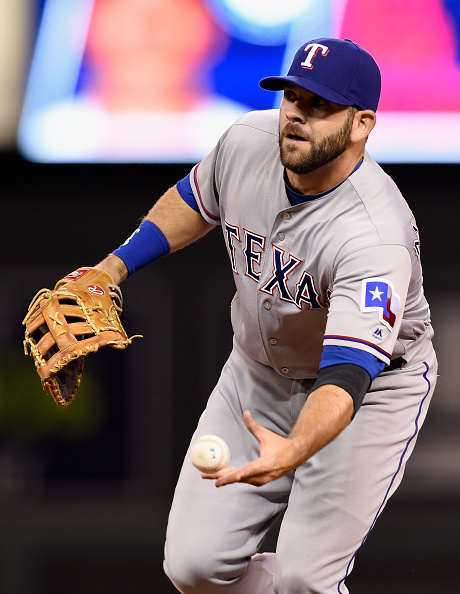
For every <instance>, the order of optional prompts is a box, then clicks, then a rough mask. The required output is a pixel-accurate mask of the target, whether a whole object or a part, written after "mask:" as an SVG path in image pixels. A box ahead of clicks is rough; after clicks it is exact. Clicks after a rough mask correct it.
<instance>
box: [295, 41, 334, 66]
mask: <svg viewBox="0 0 460 594" xmlns="http://www.w3.org/2000/svg"><path fill="white" fill-rule="evenodd" d="M320 50H321V55H323V56H327V54H328V53H329V48H328V47H327V46H326V45H322V44H321V43H309V44H308V45H307V46H306V48H305V49H304V51H305V52H308V54H307V57H306V58H305V60H304V61H303V62H302V63H301V64H300V65H301V66H302V68H308V69H309V70H311V69H312V68H313V60H314V59H315V58H316V56H317V55H318V52H319V51H320Z"/></svg>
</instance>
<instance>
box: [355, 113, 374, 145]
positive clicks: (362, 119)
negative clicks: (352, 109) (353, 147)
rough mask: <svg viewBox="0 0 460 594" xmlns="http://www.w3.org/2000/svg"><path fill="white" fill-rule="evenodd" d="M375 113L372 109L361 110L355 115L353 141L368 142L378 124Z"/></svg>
mask: <svg viewBox="0 0 460 594" xmlns="http://www.w3.org/2000/svg"><path fill="white" fill-rule="evenodd" d="M376 119H377V117H376V115H375V111H372V110H371V109H360V110H358V111H357V112H356V113H355V117H354V122H353V131H352V140H354V141H355V142H359V141H360V140H363V139H364V140H366V139H367V137H368V136H369V134H370V133H371V132H372V129H373V128H374V126H375V122H376Z"/></svg>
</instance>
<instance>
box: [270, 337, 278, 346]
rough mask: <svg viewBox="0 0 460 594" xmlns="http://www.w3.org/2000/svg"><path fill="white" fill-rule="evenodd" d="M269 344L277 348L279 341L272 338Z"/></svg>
mask: <svg viewBox="0 0 460 594" xmlns="http://www.w3.org/2000/svg"><path fill="white" fill-rule="evenodd" d="M268 342H269V343H270V344H272V345H273V346H275V344H278V341H277V340H276V338H270V340H269V341H268Z"/></svg>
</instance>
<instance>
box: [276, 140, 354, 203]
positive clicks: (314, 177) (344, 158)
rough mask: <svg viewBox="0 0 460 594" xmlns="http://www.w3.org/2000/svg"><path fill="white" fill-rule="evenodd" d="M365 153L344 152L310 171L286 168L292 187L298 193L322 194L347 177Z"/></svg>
mask: <svg viewBox="0 0 460 594" xmlns="http://www.w3.org/2000/svg"><path fill="white" fill-rule="evenodd" d="M363 156H364V154H363V153H361V152H360V153H359V154H356V153H355V152H348V151H346V152H345V153H342V155H340V156H339V157H337V159H334V160H333V161H331V162H329V163H326V164H325V165H323V166H322V167H319V168H318V169H315V171H311V172H310V173H302V174H299V173H294V172H293V171H291V170H290V169H286V175H287V179H288V182H289V185H290V186H291V188H292V189H293V190H294V192H296V193H297V194H303V195H304V196H310V195H315V194H322V193H323V192H327V191H328V190H330V189H331V188H334V187H335V186H337V185H338V184H340V182H342V181H343V180H344V179H346V178H347V177H348V176H349V175H350V174H351V173H352V172H353V170H354V169H355V167H356V165H357V164H358V163H359V162H360V161H361V159H362V158H363Z"/></svg>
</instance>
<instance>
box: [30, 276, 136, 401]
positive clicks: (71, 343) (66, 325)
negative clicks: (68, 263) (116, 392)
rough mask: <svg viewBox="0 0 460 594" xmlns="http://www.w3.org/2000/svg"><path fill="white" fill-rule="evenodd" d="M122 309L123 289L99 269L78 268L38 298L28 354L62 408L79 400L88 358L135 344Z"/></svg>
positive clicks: (32, 312) (34, 303) (32, 311)
mask: <svg viewBox="0 0 460 594" xmlns="http://www.w3.org/2000/svg"><path fill="white" fill-rule="evenodd" d="M122 307H123V297H122V294H121V290H120V287H118V286H117V285H115V284H114V282H113V279H112V277H111V276H110V275H109V274H108V273H107V272H104V271H103V270H100V269H98V268H79V269H78V270H75V271H74V272H71V273H70V274H68V275H67V276H66V277H64V278H63V279H61V280H60V281H58V282H57V283H56V286H55V288H54V290H52V291H51V290H50V289H42V290H41V291H39V292H38V293H37V295H36V296H35V297H34V299H33V301H32V303H31V304H30V306H29V310H28V312H27V315H26V317H25V319H24V321H23V324H25V326H26V331H25V340H24V350H25V353H26V355H27V354H28V353H29V352H30V355H31V356H32V357H33V359H34V361H35V367H36V368H37V371H38V375H39V376H40V379H41V381H42V385H43V388H44V389H45V390H46V391H47V392H48V393H49V394H51V396H52V397H53V398H54V400H55V401H56V402H57V404H59V406H67V405H68V404H70V403H71V402H72V400H73V399H74V398H75V395H76V393H77V390H78V387H79V385H80V383H81V380H82V377H83V366H84V361H85V356H86V355H87V354H88V353H95V352H96V351H97V350H98V349H99V348H100V347H104V346H110V347H112V348H114V349H125V348H126V347H127V346H128V345H129V344H131V342H132V340H133V338H136V337H135V336H133V337H131V338H128V336H127V334H126V332H125V330H124V328H123V326H122V324H121V321H120V314H121V312H122Z"/></svg>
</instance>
